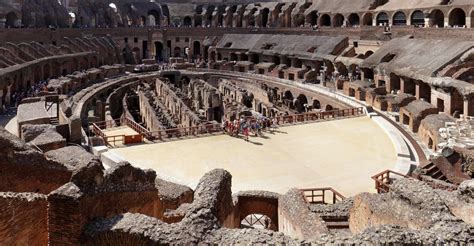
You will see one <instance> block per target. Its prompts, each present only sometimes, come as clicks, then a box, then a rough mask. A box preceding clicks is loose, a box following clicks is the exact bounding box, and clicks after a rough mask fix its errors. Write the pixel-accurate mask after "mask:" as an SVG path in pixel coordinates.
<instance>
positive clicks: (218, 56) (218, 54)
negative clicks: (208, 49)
mask: <svg viewBox="0 0 474 246" xmlns="http://www.w3.org/2000/svg"><path fill="white" fill-rule="evenodd" d="M217 60H218V61H221V60H222V54H221V53H217Z"/></svg>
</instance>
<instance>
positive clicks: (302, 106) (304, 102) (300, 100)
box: [295, 94, 308, 113]
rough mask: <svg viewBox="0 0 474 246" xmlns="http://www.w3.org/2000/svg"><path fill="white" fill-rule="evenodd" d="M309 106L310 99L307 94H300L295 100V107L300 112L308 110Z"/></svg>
mask: <svg viewBox="0 0 474 246" xmlns="http://www.w3.org/2000/svg"><path fill="white" fill-rule="evenodd" d="M307 106H308V99H307V98H306V96H305V95H303V94H299V95H298V97H297V98H296V101H295V109H296V111H297V112H298V113H303V112H306V107H307Z"/></svg>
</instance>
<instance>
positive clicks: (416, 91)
mask: <svg viewBox="0 0 474 246" xmlns="http://www.w3.org/2000/svg"><path fill="white" fill-rule="evenodd" d="M415 97H416V100H420V83H419V82H418V81H415Z"/></svg>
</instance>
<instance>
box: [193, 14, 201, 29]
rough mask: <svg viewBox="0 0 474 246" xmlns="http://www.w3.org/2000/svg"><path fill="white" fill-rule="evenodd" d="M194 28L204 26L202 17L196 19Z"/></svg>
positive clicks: (198, 16)
mask: <svg viewBox="0 0 474 246" xmlns="http://www.w3.org/2000/svg"><path fill="white" fill-rule="evenodd" d="M194 26H195V27H200V26H202V17H201V16H200V15H197V16H196V17H194Z"/></svg>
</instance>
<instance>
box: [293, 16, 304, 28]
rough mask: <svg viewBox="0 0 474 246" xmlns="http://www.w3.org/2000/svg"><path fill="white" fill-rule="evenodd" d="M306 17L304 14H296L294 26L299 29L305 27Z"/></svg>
mask: <svg viewBox="0 0 474 246" xmlns="http://www.w3.org/2000/svg"><path fill="white" fill-rule="evenodd" d="M304 20H305V18H304V15H303V14H296V15H295V17H294V18H293V22H294V24H295V25H294V26H295V27H299V26H303V25H304Z"/></svg>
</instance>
